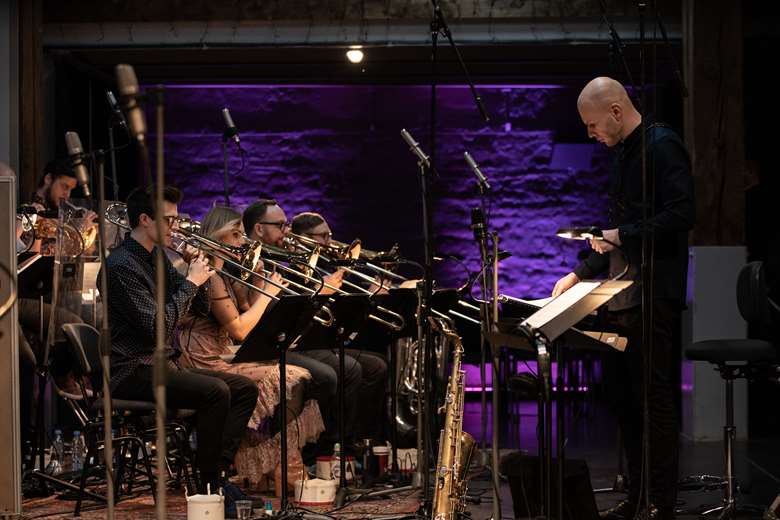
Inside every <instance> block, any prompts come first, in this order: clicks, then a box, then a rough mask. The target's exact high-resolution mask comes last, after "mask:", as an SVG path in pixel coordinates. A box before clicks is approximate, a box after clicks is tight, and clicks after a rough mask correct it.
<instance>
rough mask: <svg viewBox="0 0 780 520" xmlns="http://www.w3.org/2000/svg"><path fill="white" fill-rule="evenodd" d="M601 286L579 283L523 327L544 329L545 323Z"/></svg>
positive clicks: (529, 318) (539, 311)
mask: <svg viewBox="0 0 780 520" xmlns="http://www.w3.org/2000/svg"><path fill="white" fill-rule="evenodd" d="M599 285H601V282H598V281H593V282H579V283H577V284H576V285H574V286H573V287H572V288H571V289H569V290H568V291H566V292H565V293H563V294H561V295H560V296H558V297H557V298H553V299H552V301H550V303H548V304H547V305H545V306H544V307H542V308H541V309H539V310H538V311H537V312H535V313H533V314H532V315H531V316H529V317H528V318H526V320H525V321H524V322H523V323H522V325H527V326H529V327H531V328H534V329H538V328H540V327H542V326H543V325H544V324H545V323H547V322H548V321H550V320H551V319H553V318H554V317H556V316H557V315H558V314H560V313H561V312H563V311H564V310H566V309H568V308H569V307H571V306H572V305H574V304H575V303H577V302H578V301H579V300H581V299H582V298H584V297H585V296H587V295H588V294H590V292H591V291H593V289H595V288H596V287H598V286H599Z"/></svg>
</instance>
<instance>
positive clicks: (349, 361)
mask: <svg viewBox="0 0 780 520" xmlns="http://www.w3.org/2000/svg"><path fill="white" fill-rule="evenodd" d="M243 223H244V229H245V230H246V233H247V235H248V236H249V238H250V239H251V240H260V241H261V242H263V243H264V244H269V245H272V246H276V247H283V246H284V239H285V236H287V235H288V234H289V231H290V225H289V222H287V216H286V215H285V213H284V210H283V209H282V208H281V207H279V205H278V204H277V203H276V201H274V200H270V199H263V200H259V201H257V202H255V203H253V204H250V205H249V207H247V208H246V210H245V211H244V214H243ZM234 289H235V291H236V293H237V294H239V295H240V294H246V290H245V289H243V288H242V287H240V286H237V285H236V284H234ZM239 298H240V299H242V297H241V296H239ZM287 361H288V362H289V363H290V364H292V365H296V366H300V367H303V368H305V369H306V370H308V371H309V372H310V373H311V375H312V378H313V385H314V386H315V387H316V388H315V389H314V390H313V391H314V392H315V394H316V395H318V396H320V397H318V402H319V405H320V411H321V412H322V414H323V417H324V418H325V432H324V434H323V435H322V436H320V442H319V444H318V447H317V450H316V451H317V453H318V454H329V453H332V451H333V444H334V443H336V442H338V415H337V414H338V407H337V405H338V401H337V390H338V372H339V359H338V356H337V355H336V351H335V350H332V349H317V350H307V351H303V352H289V353H288V354H287ZM344 367H345V369H344V370H345V373H344V395H345V405H346V410H345V423H346V424H347V425H348V427H347V431H348V432H350V431H351V429H350V428H349V425H351V424H352V423H353V422H354V420H353V417H354V414H355V411H356V410H357V408H356V402H357V400H358V398H357V396H358V394H359V393H360V392H361V386H362V380H363V369H362V367H361V365H360V363H358V361H357V360H356V359H355V358H353V357H352V356H349V355H348V356H345V358H344ZM357 439H359V438H358V437H354V438H353V439H351V440H357Z"/></svg>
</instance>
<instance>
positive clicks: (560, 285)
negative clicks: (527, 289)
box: [552, 273, 580, 298]
mask: <svg viewBox="0 0 780 520" xmlns="http://www.w3.org/2000/svg"><path fill="white" fill-rule="evenodd" d="M579 281H580V279H579V277H578V276H577V275H576V274H574V273H569V274H567V275H566V276H564V277H563V278H561V279H560V280H558V281H557V282H555V287H553V290H552V296H553V298H555V297H556V296H560V295H561V294H563V293H565V292H566V291H568V290H569V289H571V288H572V287H574V285H576V284H577V283H578V282H579Z"/></svg>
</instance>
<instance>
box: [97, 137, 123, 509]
mask: <svg viewBox="0 0 780 520" xmlns="http://www.w3.org/2000/svg"><path fill="white" fill-rule="evenodd" d="M112 134H113V131H112V129H111V127H109V135H110V136H111V138H110V144H111V148H113V136H112ZM111 154H112V160H113V150H111ZM93 156H94V161H95V163H96V164H97V170H98V171H97V178H98V183H97V184H98V189H97V196H98V219H97V223H98V235H99V237H100V239H99V242H98V246H99V247H98V250H99V258H100V280H99V283H100V308H101V314H102V319H101V322H100V361H101V364H102V367H103V450H104V455H105V456H104V457H103V458H104V459H105V464H106V483H107V486H106V501H107V506H108V511H107V512H106V518H107V519H108V520H113V519H114V461H113V454H114V444H113V435H112V431H111V417H112V415H113V411H112V401H111V386H110V381H111V328H110V326H109V322H108V273H107V272H106V246H107V243H106V236H107V235H106V226H105V221H104V219H103V215H105V212H106V180H105V154H104V152H103V150H97V151H96V152H95V153H94V154H93ZM114 179H115V183H114V194H115V196H116V190H117V188H116V169H114Z"/></svg>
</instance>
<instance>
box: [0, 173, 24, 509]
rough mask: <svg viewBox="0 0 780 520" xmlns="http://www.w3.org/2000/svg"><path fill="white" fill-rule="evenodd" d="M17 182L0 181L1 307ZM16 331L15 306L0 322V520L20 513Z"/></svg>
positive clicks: (9, 271) (10, 283)
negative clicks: (0, 451)
mask: <svg viewBox="0 0 780 520" xmlns="http://www.w3.org/2000/svg"><path fill="white" fill-rule="evenodd" d="M15 181H16V179H14V178H13V177H0V263H2V269H0V304H2V303H3V302H5V301H7V300H8V297H9V295H11V293H12V291H13V289H14V286H15V284H16V233H15V225H16V182H15ZM18 334H19V330H18V320H17V309H16V305H14V306H13V307H11V308H10V309H9V310H8V312H7V313H6V314H5V316H3V317H2V318H0V346H2V348H0V384H1V385H2V389H0V446H2V447H3V456H2V457H0V517H1V516H8V515H18V514H20V513H21V507H22V504H21V496H22V492H21V461H20V458H21V453H20V452H21V448H20V441H19V345H18V341H19V337H18Z"/></svg>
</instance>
